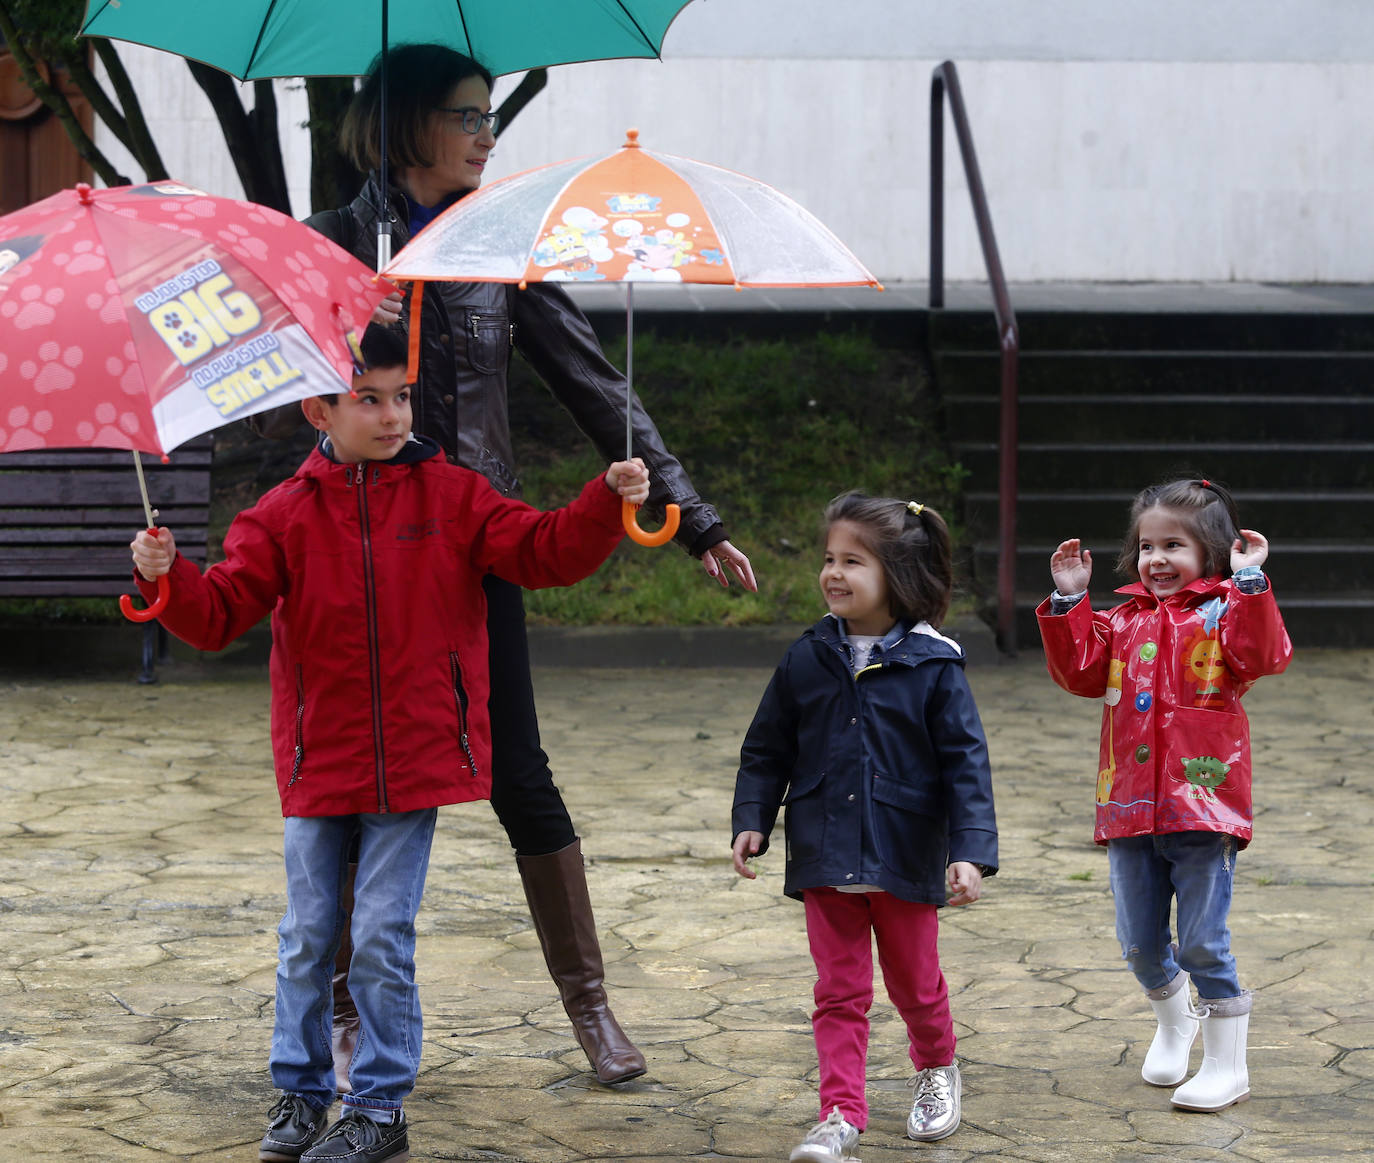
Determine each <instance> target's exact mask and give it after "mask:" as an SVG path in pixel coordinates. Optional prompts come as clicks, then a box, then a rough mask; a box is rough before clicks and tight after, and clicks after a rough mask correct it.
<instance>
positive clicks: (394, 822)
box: [271, 808, 438, 1111]
mask: <svg viewBox="0 0 1374 1163" xmlns="http://www.w3.org/2000/svg"><path fill="white" fill-rule="evenodd" d="M437 814H438V813H437V811H436V809H434V808H426V809H424V810H422V811H417V812H399V813H395V814H390V815H375V814H366V813H364V814H359V815H352V816H308V817H307V816H289V817H287V819H286V829H285V835H286V839H285V855H286V916H284V917H283V918H282V922H281V925H280V926H279V927H278V929H277V936H278V942H277V1017H276V1025H275V1027H274V1029H273V1031H272V1056H271V1071H272V1085H273V1086H275V1087H277V1088H278V1089H279V1090H283V1091H288V1092H290V1093H292V1094H299V1095H301V1096H302V1097H303V1098H304V1099H305V1100H306V1101H307V1102H309V1103H310V1104H311V1105H312V1106H315V1107H318V1108H319V1109H321V1110H324V1109H326V1108H327V1107H328V1106H329V1104H330V1103H332V1102H333V1101H334V1060H333V1054H332V1052H331V1050H330V1029H331V1027H332V1025H333V1021H334V995H333V990H332V984H331V983H332V979H333V976H334V956H335V954H336V953H337V952H338V948H339V938H340V935H341V933H342V931H343V922H344V913H343V907H342V904H341V899H342V893H343V886H344V882H345V877H346V873H347V867H348V857H349V849H350V847H351V846H352V845H353V842H354V840H355V838H356V840H357V848H358V856H357V861H358V873H357V879H356V881H355V882H354V888H353V960H352V961H351V962H350V964H349V969H348V991H349V993H350V994H351V995H352V996H353V1001H354V1004H355V1005H356V1006H357V1008H358V1018H359V1023H360V1029H359V1032H358V1047H357V1050H356V1051H355V1052H354V1054H353V1062H352V1064H351V1066H350V1067H349V1071H348V1076H349V1082H350V1084H351V1086H352V1089H353V1093H352V1094H349V1095H345V1096H344V1100H343V1101H344V1104H345V1105H347V1106H354V1107H363V1108H366V1109H368V1110H374V1111H393V1110H399V1109H400V1108H401V1102H402V1100H403V1099H404V1098H405V1097H406V1095H408V1094H409V1093H410V1092H411V1090H412V1089H413V1088H414V1086H415V1075H416V1072H417V1071H418V1070H419V1067H420V1038H421V1033H422V1026H421V1017H420V997H419V989H418V988H417V987H416V985H415V915H416V913H418V912H419V910H420V898H421V897H422V896H423V895H424V891H425V874H426V872H427V871H428V869H429V850H430V844H431V842H432V841H433V839H434V821H435V817H436V815H437Z"/></svg>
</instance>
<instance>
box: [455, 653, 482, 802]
mask: <svg viewBox="0 0 1374 1163" xmlns="http://www.w3.org/2000/svg"><path fill="white" fill-rule="evenodd" d="M448 660H449V668H450V670H451V671H452V674H453V698H454V701H455V702H456V703H457V704H458V731H459V735H458V743H459V745H460V746H461V747H462V748H463V754H464V755H466V756H467V760H468V769H469V770H470V771H471V772H472V774H473V775H474V776H476V774H477V762H476V760H474V759H473V758H472V748H471V747H469V746H468V692H467V689H466V688H465V687H464V686H463V664H462V662H461V661H460V660H459V658H458V653H457V651H452V650H451V651H449V656H448Z"/></svg>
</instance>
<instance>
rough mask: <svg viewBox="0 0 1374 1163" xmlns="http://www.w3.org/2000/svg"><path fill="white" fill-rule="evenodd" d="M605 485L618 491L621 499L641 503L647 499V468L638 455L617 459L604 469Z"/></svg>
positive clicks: (613, 490)
mask: <svg viewBox="0 0 1374 1163" xmlns="http://www.w3.org/2000/svg"><path fill="white" fill-rule="evenodd" d="M606 487H607V488H608V489H610V490H611V492H613V493H619V494H620V499H621V500H622V501H629V502H630V504H632V505H642V504H644V502H645V501H647V500H648V499H649V470H648V469H647V468H645V467H644V462H643V461H642V460H641V459H640V458H639V457H635V458H634V460H617V461H616V462H615V463H614V464H613V465H611V467H610V468H608V469H607V470H606Z"/></svg>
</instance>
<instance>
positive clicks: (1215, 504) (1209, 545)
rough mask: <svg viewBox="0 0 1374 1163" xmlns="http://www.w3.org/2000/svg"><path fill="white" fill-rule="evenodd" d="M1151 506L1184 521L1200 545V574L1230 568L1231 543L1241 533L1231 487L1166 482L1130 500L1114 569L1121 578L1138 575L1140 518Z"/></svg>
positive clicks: (1200, 480) (1203, 482)
mask: <svg viewBox="0 0 1374 1163" xmlns="http://www.w3.org/2000/svg"><path fill="white" fill-rule="evenodd" d="M1151 509H1168V510H1169V512H1171V513H1174V514H1176V515H1177V516H1178V519H1179V520H1180V521H1182V522H1183V527H1184V528H1185V529H1187V530H1188V532H1189V533H1190V534H1192V536H1193V537H1195V538H1196V539H1197V542H1198V544H1199V545H1200V546H1202V576H1203V577H1211V576H1212V575H1213V574H1219V573H1226V572H1227V571H1228V570H1229V569H1230V568H1231V546H1232V545H1233V544H1234V543H1235V540H1236V538H1238V537H1239V536H1240V516H1239V515H1238V514H1237V512H1236V502H1235V499H1234V498H1233V497H1232V496H1231V493H1230V490H1228V489H1227V488H1226V486H1225V485H1219V484H1217V483H1216V481H1208V480H1202V479H1200V478H1197V479H1193V480H1179V481H1169V482H1168V483H1167V484H1162V485H1151V486H1150V487H1149V488H1148V489H1144V490H1142V491H1141V492H1140V494H1139V495H1138V496H1137V497H1136V499H1135V500H1134V501H1133V502H1131V520H1130V524H1129V525H1128V526H1127V528H1126V539H1125V540H1124V541H1123V542H1122V543H1121V556H1120V557H1119V558H1118V559H1117V563H1116V571H1117V573H1119V574H1121V575H1122V576H1124V577H1128V578H1138V577H1139V576H1140V571H1139V567H1138V564H1137V563H1138V562H1139V560H1140V519H1141V517H1143V516H1144V515H1145V514H1146V513H1147V512H1149V510H1151Z"/></svg>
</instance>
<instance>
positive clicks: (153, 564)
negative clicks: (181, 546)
mask: <svg viewBox="0 0 1374 1163" xmlns="http://www.w3.org/2000/svg"><path fill="white" fill-rule="evenodd" d="M129 548H130V549H131V550H133V554H134V568H135V569H137V570H138V572H139V573H140V574H142V575H143V578H144V580H145V581H157V579H158V578H160V577H161V576H162V575H163V574H164V573H169V572H171V569H172V562H173V561H174V560H175V559H176V555H177V543H176V538H174V537H173V536H172V531H171V530H170V529H168V528H167V527H166V526H165V525H164V526H163V527H162V528H161V529H159V530H158V531H157V536H156V537H154V536H153V535H152V534H151V533H149V532H148V530H146V529H142V530H140V531H139V534H138V536H137V537H135V538H134V539H133V540H132V541H131V542H129Z"/></svg>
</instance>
